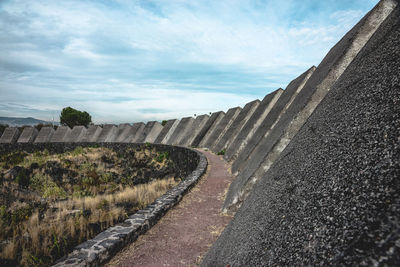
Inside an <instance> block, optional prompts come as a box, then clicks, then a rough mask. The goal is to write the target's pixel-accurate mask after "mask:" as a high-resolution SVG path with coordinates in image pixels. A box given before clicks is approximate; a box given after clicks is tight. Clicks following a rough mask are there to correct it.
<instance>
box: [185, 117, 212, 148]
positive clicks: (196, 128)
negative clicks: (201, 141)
mask: <svg viewBox="0 0 400 267" xmlns="http://www.w3.org/2000/svg"><path fill="white" fill-rule="evenodd" d="M209 118H210V116H208V115H200V116H197V117H196V119H195V120H194V122H193V124H192V126H191V127H190V129H189V130H188V131H187V134H185V136H184V137H182V139H181V142H180V143H181V145H182V146H187V147H189V146H190V145H191V144H192V142H193V140H194V138H195V137H196V136H197V134H198V133H199V132H200V131H201V129H202V128H203V127H204V125H205V124H206V123H207V120H208V119H209Z"/></svg>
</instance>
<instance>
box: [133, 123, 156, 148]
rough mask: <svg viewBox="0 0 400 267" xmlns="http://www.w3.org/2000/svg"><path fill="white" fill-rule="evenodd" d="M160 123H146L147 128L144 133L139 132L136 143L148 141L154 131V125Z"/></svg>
mask: <svg viewBox="0 0 400 267" xmlns="http://www.w3.org/2000/svg"><path fill="white" fill-rule="evenodd" d="M156 123H159V122H157V121H149V122H147V123H146V126H145V127H144V128H143V131H141V132H138V133H137V136H136V140H135V142H136V143H144V142H145V140H146V136H147V135H148V134H149V133H150V132H151V129H153V126H154V124H156Z"/></svg>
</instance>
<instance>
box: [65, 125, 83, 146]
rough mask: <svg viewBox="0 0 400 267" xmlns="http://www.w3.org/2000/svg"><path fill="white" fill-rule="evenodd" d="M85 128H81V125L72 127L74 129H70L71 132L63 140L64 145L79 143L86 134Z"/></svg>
mask: <svg viewBox="0 0 400 267" xmlns="http://www.w3.org/2000/svg"><path fill="white" fill-rule="evenodd" d="M86 131H87V129H86V127H85V126H82V125H77V126H74V128H72V131H71V132H69V133H68V134H67V135H66V136H65V138H64V142H66V143H77V142H81V141H82V138H83V137H84V136H85V134H86Z"/></svg>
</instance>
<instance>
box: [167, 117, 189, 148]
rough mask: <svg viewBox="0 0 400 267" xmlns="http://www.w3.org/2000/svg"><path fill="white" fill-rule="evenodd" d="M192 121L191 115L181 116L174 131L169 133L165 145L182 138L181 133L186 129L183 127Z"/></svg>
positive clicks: (174, 143) (173, 143) (174, 142)
mask: <svg viewBox="0 0 400 267" xmlns="http://www.w3.org/2000/svg"><path fill="white" fill-rule="evenodd" d="M192 123H193V118H192V117H185V118H182V119H181V120H180V121H179V123H178V125H177V126H176V128H175V130H174V132H173V133H171V135H170V136H169V138H168V139H167V140H166V144H167V145H176V144H177V142H178V141H179V140H180V139H181V138H182V135H183V134H184V133H183V132H184V131H185V130H186V128H185V127H187V126H188V124H190V125H191V124H192Z"/></svg>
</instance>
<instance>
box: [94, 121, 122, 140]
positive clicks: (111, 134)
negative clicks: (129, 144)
mask: <svg viewBox="0 0 400 267" xmlns="http://www.w3.org/2000/svg"><path fill="white" fill-rule="evenodd" d="M117 131H118V129H117V127H116V126H115V125H114V124H106V125H104V126H103V128H102V130H101V132H100V134H99V136H98V137H97V139H96V142H98V143H104V142H113V141H114V140H115V138H116V134H117Z"/></svg>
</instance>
